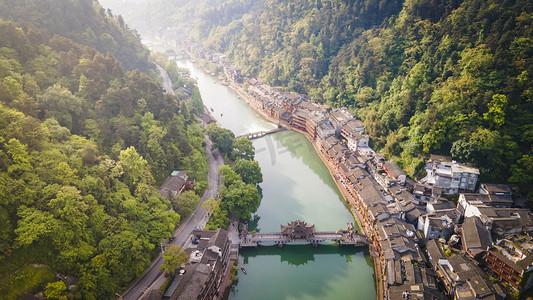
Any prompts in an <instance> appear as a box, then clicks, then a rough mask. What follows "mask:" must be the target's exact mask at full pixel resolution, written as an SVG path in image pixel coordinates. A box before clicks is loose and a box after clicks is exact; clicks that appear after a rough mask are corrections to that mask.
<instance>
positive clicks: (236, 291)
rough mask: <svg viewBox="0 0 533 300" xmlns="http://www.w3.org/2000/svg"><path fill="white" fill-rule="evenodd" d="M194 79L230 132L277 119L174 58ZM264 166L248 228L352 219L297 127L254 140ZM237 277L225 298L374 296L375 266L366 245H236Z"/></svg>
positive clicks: (341, 224)
mask: <svg viewBox="0 0 533 300" xmlns="http://www.w3.org/2000/svg"><path fill="white" fill-rule="evenodd" d="M178 66H180V67H185V68H187V69H189V71H190V72H191V76H192V77H194V78H196V80H197V82H198V87H199V89H200V93H201V95H202V99H203V101H204V104H205V105H206V106H207V107H208V108H212V109H213V112H212V114H213V116H214V117H215V118H216V119H217V121H218V124H219V125H220V126H222V127H224V128H228V129H230V130H232V131H233V132H234V133H235V134H236V135H240V134H244V133H249V132H255V131H260V130H269V129H272V128H275V127H276V126H275V125H274V124H272V123H269V122H267V121H265V120H264V119H263V118H261V117H260V116H259V115H258V114H257V113H256V112H254V111H253V110H252V109H251V108H250V107H249V106H248V105H247V104H246V103H245V102H244V101H243V100H242V99H240V98H238V96H237V94H236V93H235V92H234V91H233V90H232V89H230V88H228V87H226V86H223V85H221V84H220V83H219V80H218V79H217V78H215V77H213V76H210V75H208V74H206V73H204V72H203V71H202V70H201V69H199V68H197V67H196V66H195V65H194V64H192V63H191V62H190V61H178ZM253 144H254V147H255V152H256V156H255V158H256V160H257V161H258V162H259V165H260V166H261V169H262V172H263V183H262V184H261V188H262V192H263V199H262V202H261V206H260V207H259V209H258V211H257V213H256V215H255V218H254V219H253V220H252V221H251V222H250V224H249V230H250V231H251V230H253V229H255V230H257V231H261V232H272V231H279V228H280V225H281V224H286V223H288V222H290V221H292V220H296V219H301V220H304V221H306V222H307V223H309V224H315V225H316V228H317V230H337V229H340V228H346V227H347V224H346V223H348V222H354V220H353V217H352V215H351V214H350V212H349V211H348V209H347V208H346V206H345V203H344V200H343V199H342V196H341V194H340V192H339V191H338V189H337V187H336V185H335V183H334V182H333V179H332V178H331V175H330V174H329V172H328V169H327V168H326V166H325V165H324V163H323V162H322V161H321V160H320V158H319V156H318V155H317V154H316V152H315V150H314V148H313V146H312V144H311V143H310V142H309V141H308V140H307V139H306V138H305V137H304V136H303V135H301V134H299V133H296V132H292V131H285V132H279V133H276V134H272V135H268V136H265V137H262V138H259V139H256V140H254V141H253ZM241 265H242V266H244V268H245V269H246V270H247V275H245V274H243V273H242V272H240V271H239V275H238V281H237V283H236V284H234V285H233V287H232V290H231V293H230V295H229V299H355V298H357V299H376V287H375V282H374V269H373V265H372V261H371V260H370V257H369V253H368V250H367V249H362V248H354V247H347V246H345V247H339V246H337V245H320V246H319V247H318V248H313V247H312V246H311V245H306V246H285V247H284V248H283V249H279V248H277V247H261V246H260V247H258V248H257V249H242V250H241V254H240V257H239V266H241Z"/></svg>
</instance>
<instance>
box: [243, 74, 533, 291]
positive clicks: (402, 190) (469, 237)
mask: <svg viewBox="0 0 533 300" xmlns="http://www.w3.org/2000/svg"><path fill="white" fill-rule="evenodd" d="M248 85H249V89H248V95H249V99H248V101H249V104H250V105H251V106H252V107H253V108H254V109H255V110H257V111H259V112H260V113H262V114H263V115H265V116H266V117H268V118H270V119H273V120H275V121H276V122H278V124H279V125H282V126H287V127H289V128H291V129H293V130H296V131H299V132H301V133H303V134H305V135H306V136H307V137H308V138H309V140H310V141H311V142H313V143H314V145H315V147H316V148H317V149H318V150H319V151H320V152H321V156H322V157H323V158H324V159H325V160H326V161H327V163H328V164H329V165H330V167H331V168H330V169H332V172H333V173H334V175H335V179H336V180H337V182H338V183H339V184H340V186H341V187H342V189H343V190H344V192H345V194H346V196H347V200H348V201H349V203H350V204H351V206H352V207H353V208H354V209H355V210H356V211H357V213H358V214H359V215H360V216H361V222H362V224H361V225H362V226H363V227H364V229H365V231H366V233H367V235H368V237H369V240H370V241H371V243H372V245H373V249H374V254H375V255H376V256H377V257H376V258H377V259H378V260H379V262H378V264H377V265H378V266H379V270H377V271H378V272H379V273H380V274H379V275H381V276H382V280H383V281H382V282H383V284H384V291H385V295H384V296H385V297H386V298H389V299H399V298H409V299H440V298H443V293H442V290H444V292H445V293H446V294H447V295H448V296H449V297H453V298H456V299H469V298H483V299H485V298H487V299H492V298H495V299H496V298H501V297H505V293H504V292H503V291H502V288H501V287H500V285H499V284H495V283H493V282H492V281H490V280H489V276H488V275H487V272H484V271H483V270H482V268H483V269H485V270H486V271H488V274H490V275H491V276H492V277H494V278H497V279H499V280H500V281H501V283H503V284H508V285H510V286H512V287H514V288H516V289H521V288H522V289H523V288H526V286H529V284H531V283H533V282H529V281H528V279H529V272H530V271H532V270H533V256H531V255H530V254H529V250H530V249H531V247H532V246H533V241H532V240H531V239H530V237H529V234H530V233H531V232H533V216H532V214H531V212H530V210H529V209H522V208H516V207H514V205H513V200H512V198H511V192H510V189H509V187H508V186H505V185H498V184H481V187H480V190H479V192H478V193H474V192H475V191H476V187H477V186H478V177H479V170H478V169H477V168H474V167H472V166H470V165H468V164H461V163H458V162H456V161H454V160H452V159H451V158H450V157H446V156H438V155H432V156H431V158H430V160H429V161H428V163H427V165H426V167H425V171H426V173H427V176H426V177H425V178H423V179H422V180H420V181H419V182H413V181H412V180H410V179H408V178H407V175H406V174H405V173H404V172H403V171H402V170H401V168H399V167H398V166H397V165H395V164H394V163H393V162H392V161H386V160H385V159H384V157H383V155H381V154H379V153H375V152H374V151H373V150H372V149H371V148H370V147H369V137H368V135H366V134H365V127H364V124H363V123H362V122H361V121H360V120H357V119H356V118H355V117H354V115H353V114H352V113H351V112H350V111H349V110H347V109H344V108H341V109H337V108H335V109H327V108H326V107H324V106H321V105H317V104H314V103H311V102H309V101H308V99H307V97H306V96H305V95H299V94H291V93H284V92H282V91H280V90H278V89H276V88H273V87H270V86H268V85H265V84H261V83H259V82H257V80H255V79H251V80H248ZM458 193H460V194H459V201H458V203H457V205H456V204H455V203H454V202H451V201H448V200H447V199H446V198H444V197H443V195H445V194H447V195H451V194H458ZM444 253H445V254H444ZM435 275H437V276H435ZM524 279H525V280H524ZM493 281H494V280H493ZM525 281H528V282H525Z"/></svg>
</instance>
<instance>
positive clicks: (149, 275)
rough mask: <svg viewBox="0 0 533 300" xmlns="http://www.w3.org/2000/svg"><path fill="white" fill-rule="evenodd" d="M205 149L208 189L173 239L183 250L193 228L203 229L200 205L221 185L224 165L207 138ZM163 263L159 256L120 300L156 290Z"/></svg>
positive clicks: (139, 296) (138, 297)
mask: <svg viewBox="0 0 533 300" xmlns="http://www.w3.org/2000/svg"><path fill="white" fill-rule="evenodd" d="M205 141H206V148H207V157H208V158H209V174H208V183H209V185H208V187H207V189H206V191H205V193H204V195H203V197H202V199H201V201H200V203H199V204H198V207H197V208H196V210H195V211H194V213H193V214H192V215H191V216H190V217H189V218H187V219H186V220H185V221H184V222H183V223H182V224H181V225H180V227H179V228H178V230H177V231H176V233H175V234H174V237H175V238H176V239H175V240H174V241H173V242H172V245H179V246H183V247H184V249H185V248H186V247H187V246H188V245H189V244H190V240H191V239H190V236H191V233H192V231H193V230H194V229H195V228H197V227H198V228H203V227H204V226H205V224H206V223H207V220H208V218H207V211H206V210H205V209H204V208H202V205H201V204H202V203H203V202H204V201H205V200H207V199H209V198H210V197H212V196H213V197H214V196H215V195H216V194H217V189H218V186H219V185H220V184H221V180H220V177H219V176H218V168H219V167H220V166H222V165H223V164H224V160H223V159H222V157H220V156H214V155H213V152H212V151H211V145H212V143H211V141H210V140H209V138H207V137H206V138H205ZM162 263H163V259H162V257H161V255H159V256H158V257H157V258H156V259H155V260H154V261H153V262H152V264H151V265H150V267H149V268H148V269H147V270H146V271H145V273H144V274H143V275H141V277H140V278H138V279H137V280H136V281H135V282H134V283H133V284H132V285H130V287H128V289H126V291H124V293H123V294H122V298H123V299H126V300H129V299H131V300H136V299H142V297H144V295H145V294H146V293H147V291H149V290H150V289H158V288H159V287H160V286H161V285H162V284H163V282H164V281H165V280H164V279H165V277H164V276H163V274H162V273H160V272H159V267H160V266H161V264H162Z"/></svg>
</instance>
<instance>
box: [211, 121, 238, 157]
mask: <svg viewBox="0 0 533 300" xmlns="http://www.w3.org/2000/svg"><path fill="white" fill-rule="evenodd" d="M207 134H208V135H209V138H210V139H211V141H213V148H218V149H219V150H220V152H222V153H224V154H228V155H230V154H231V150H232V149H233V139H235V134H233V132H231V130H229V129H225V128H220V127H217V126H216V125H214V124H209V126H208V127H207Z"/></svg>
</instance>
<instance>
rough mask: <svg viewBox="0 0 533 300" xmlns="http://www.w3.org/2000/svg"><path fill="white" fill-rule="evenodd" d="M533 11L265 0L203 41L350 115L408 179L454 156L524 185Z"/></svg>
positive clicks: (517, 6)
mask: <svg viewBox="0 0 533 300" xmlns="http://www.w3.org/2000/svg"><path fill="white" fill-rule="evenodd" d="M174 2H175V3H178V2H176V1H174ZM216 9H217V8H210V10H216ZM532 13H533V4H532V3H531V1H527V0H516V1H510V0H507V1H485V0H464V1H462V0H455V1H444V0H416V1H415V0H407V1H394V0H388V1H373V0H350V1H329V0H323V1H317V0H295V1H281V0H268V1H262V2H261V3H260V4H259V3H257V4H255V5H254V6H252V7H251V8H250V10H249V11H248V13H246V14H244V15H243V16H242V18H240V19H235V20H233V21H231V23H229V24H227V25H226V26H216V27H213V28H212V29H210V34H209V37H208V38H206V39H201V40H202V41H203V43H204V45H205V46H206V47H207V48H208V49H211V50H213V51H221V52H225V53H226V54H228V56H229V58H230V59H231V60H232V61H233V62H234V63H236V64H237V65H238V66H240V67H241V68H242V70H243V72H244V74H245V75H248V76H258V77H259V78H260V79H261V80H263V81H264V82H266V83H268V84H271V85H274V86H284V87H285V88H287V89H288V90H292V91H296V92H304V93H309V95H310V96H311V97H312V99H313V100H314V101H317V102H323V103H327V104H329V105H331V106H337V107H342V106H345V107H348V108H350V109H352V110H353V111H354V112H355V113H356V115H357V116H358V117H359V118H361V119H362V120H364V121H365V124H366V127H367V131H368V133H369V134H370V136H371V138H372V143H373V147H374V148H375V149H376V150H380V151H383V152H384V153H385V154H386V155H387V157H390V158H394V159H395V160H396V161H397V162H398V163H399V164H400V165H401V166H403V167H404V169H406V170H407V171H408V172H409V173H410V174H411V175H413V174H415V172H416V171H417V170H418V169H419V168H420V166H421V165H422V164H423V162H424V161H425V159H427V158H428V156H429V154H431V153H435V154H446V155H449V154H451V155H452V156H453V157H454V158H455V159H457V160H461V161H465V162H472V163H473V164H474V165H476V166H478V167H480V169H481V172H482V180H483V181H499V182H505V181H510V182H515V183H518V184H520V185H521V186H522V187H528V186H529V187H530V186H533V176H532V175H531V174H533V150H532V142H533V121H532V120H533V107H532V105H533V98H532V97H533V94H532V87H533V81H532V79H531V76H533V75H532V72H533V61H532V56H533V32H532V30H533V27H532V22H533V15H532ZM237 15H238V14H237ZM169 24H170V23H169ZM220 25H223V24H220ZM198 32H202V30H201V29H200V30H199V31H198ZM191 36H192V37H193V38H195V37H196V36H200V37H201V35H200V34H199V33H198V34H196V35H194V34H192V35H191Z"/></svg>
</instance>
